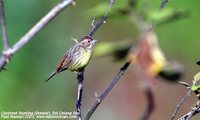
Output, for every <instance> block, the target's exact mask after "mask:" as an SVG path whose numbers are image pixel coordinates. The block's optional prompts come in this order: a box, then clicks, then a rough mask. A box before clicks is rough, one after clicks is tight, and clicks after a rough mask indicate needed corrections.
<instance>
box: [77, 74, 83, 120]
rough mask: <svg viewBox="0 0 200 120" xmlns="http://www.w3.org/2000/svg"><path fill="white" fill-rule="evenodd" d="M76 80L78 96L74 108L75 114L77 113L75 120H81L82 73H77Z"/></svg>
mask: <svg viewBox="0 0 200 120" xmlns="http://www.w3.org/2000/svg"><path fill="white" fill-rule="evenodd" d="M77 79H78V95H77V103H76V108H77V113H78V115H77V120H82V116H81V104H82V95H83V80H84V71H82V72H78V74H77Z"/></svg>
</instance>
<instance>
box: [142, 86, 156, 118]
mask: <svg viewBox="0 0 200 120" xmlns="http://www.w3.org/2000/svg"><path fill="white" fill-rule="evenodd" d="M145 95H146V98H147V102H148V106H147V109H146V111H145V112H144V114H143V115H142V118H141V120H148V119H149V117H150V115H151V113H152V112H153V111H154V108H155V105H154V97H153V91H152V89H151V87H150V86H149V85H147V86H146V88H145Z"/></svg>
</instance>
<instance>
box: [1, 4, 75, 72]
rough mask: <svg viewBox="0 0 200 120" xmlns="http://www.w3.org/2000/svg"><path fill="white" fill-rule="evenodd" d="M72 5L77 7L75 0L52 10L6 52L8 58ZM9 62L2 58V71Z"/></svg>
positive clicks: (58, 5)
mask: <svg viewBox="0 0 200 120" xmlns="http://www.w3.org/2000/svg"><path fill="white" fill-rule="evenodd" d="M70 5H75V1H74V0H63V1H62V2H60V3H58V4H57V5H56V6H55V7H54V8H52V9H51V10H50V11H49V13H47V14H46V15H45V16H44V17H43V18H42V19H41V20H40V21H39V22H38V23H36V25H35V26H33V27H32V28H31V29H30V30H29V31H28V32H27V33H26V34H25V35H24V36H23V37H21V38H20V39H19V41H18V42H17V43H15V44H14V45H13V46H12V47H11V48H9V49H8V50H6V51H4V54H5V55H6V56H9V57H8V58H9V59H11V57H12V55H13V54H14V53H15V52H17V51H18V50H20V49H21V48H22V47H23V46H24V45H25V44H26V43H28V42H29V41H30V40H31V39H32V38H33V37H34V36H35V35H36V34H37V33H38V32H39V31H40V30H42V29H43V28H44V27H45V26H46V25H47V24H48V23H49V22H50V21H51V20H53V19H54V18H55V17H56V16H57V15H58V14H59V13H60V12H62V11H63V10H64V9H65V8H66V7H68V6H70ZM7 62H8V60H7V59H6V58H5V56H1V58H0V70H2V68H3V67H4V66H5V65H6V64H7Z"/></svg>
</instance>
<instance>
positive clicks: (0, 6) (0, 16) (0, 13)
mask: <svg viewBox="0 0 200 120" xmlns="http://www.w3.org/2000/svg"><path fill="white" fill-rule="evenodd" d="M0 22H1V29H2V40H3V51H6V50H7V49H8V48H9V47H8V35H7V30H6V18H5V12H4V1H3V0H0Z"/></svg>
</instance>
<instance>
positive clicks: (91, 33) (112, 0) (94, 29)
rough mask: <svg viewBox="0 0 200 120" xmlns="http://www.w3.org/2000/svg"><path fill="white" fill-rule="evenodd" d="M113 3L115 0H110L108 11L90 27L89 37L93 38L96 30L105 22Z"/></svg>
mask: <svg viewBox="0 0 200 120" xmlns="http://www.w3.org/2000/svg"><path fill="white" fill-rule="evenodd" d="M114 3H115V0H110V2H109V8H108V11H107V12H106V13H105V14H104V15H103V16H102V17H101V18H100V19H99V21H98V22H97V23H96V24H95V25H94V26H93V27H92V29H91V30H90V32H89V33H88V35H89V36H93V35H94V33H95V32H96V31H97V30H98V28H99V27H100V26H101V25H102V24H103V23H104V22H105V20H106V19H107V18H108V16H109V12H110V10H111V8H112V6H113V4H114Z"/></svg>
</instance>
